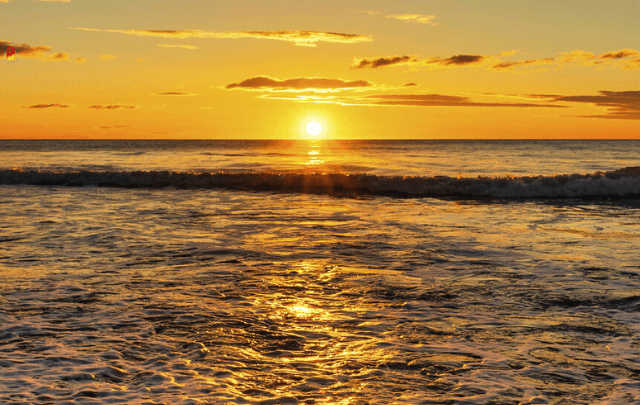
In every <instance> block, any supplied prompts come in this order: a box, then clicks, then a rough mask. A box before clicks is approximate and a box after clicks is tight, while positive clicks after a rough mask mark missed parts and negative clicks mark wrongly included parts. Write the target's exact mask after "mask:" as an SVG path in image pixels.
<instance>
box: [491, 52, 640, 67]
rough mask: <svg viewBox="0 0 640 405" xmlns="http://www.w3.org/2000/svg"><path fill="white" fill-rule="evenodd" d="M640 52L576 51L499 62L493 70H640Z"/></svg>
mask: <svg viewBox="0 0 640 405" xmlns="http://www.w3.org/2000/svg"><path fill="white" fill-rule="evenodd" d="M638 56H640V52H638V51H636V50H635V49H621V50H618V51H610V52H605V53H603V54H601V55H595V54H593V53H592V52H588V51H584V50H582V49H576V50H573V51H571V52H563V53H559V54H558V55H557V56H554V57H549V58H541V59H529V60H522V61H507V62H503V61H497V63H495V64H494V65H493V66H492V67H491V70H495V71H513V70H514V69H515V68H518V67H523V66H540V65H556V66H557V67H561V66H566V65H578V66H607V65H608V66H611V67H613V68H616V67H618V68H621V69H623V70H632V69H640V59H635V60H630V58H637V57H638Z"/></svg>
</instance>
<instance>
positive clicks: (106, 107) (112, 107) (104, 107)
mask: <svg viewBox="0 0 640 405" xmlns="http://www.w3.org/2000/svg"><path fill="white" fill-rule="evenodd" d="M89 108H93V109H95V110H116V109H118V108H136V107H135V106H133V105H124V104H112V105H92V106H91V107H89Z"/></svg>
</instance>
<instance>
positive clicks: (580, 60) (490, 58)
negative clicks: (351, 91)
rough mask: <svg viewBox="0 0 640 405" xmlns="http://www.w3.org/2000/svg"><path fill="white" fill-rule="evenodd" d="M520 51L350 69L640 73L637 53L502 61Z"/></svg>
mask: <svg viewBox="0 0 640 405" xmlns="http://www.w3.org/2000/svg"><path fill="white" fill-rule="evenodd" d="M516 53H518V51H509V52H503V53H500V54H497V55H473V54H466V55H465V54H460V55H453V56H451V57H448V58H441V57H431V58H426V59H418V58H416V57H415V56H408V55H404V56H385V57H377V58H362V59H358V58H356V59H354V60H353V63H352V65H351V68H352V69H363V68H370V69H376V68H381V67H389V66H399V65H408V66H410V67H412V68H418V69H419V68H426V69H428V70H432V69H450V68H457V67H466V66H475V67H480V66H484V67H486V68H487V69H488V70H491V71H495V72H510V71H516V69H518V68H532V67H535V68H537V69H538V70H533V71H539V69H540V68H541V67H542V68H543V67H545V66H547V67H550V66H556V67H557V68H559V67H562V66H566V65H581V66H610V67H614V68H615V67H617V68H620V69H622V70H632V69H640V52H638V51H636V50H635V49H622V50H619V51H610V52H606V53H603V54H601V55H595V54H593V53H591V52H587V51H583V50H574V51H571V52H564V53H560V54H558V55H557V56H555V57H549V58H540V59H527V60H519V61H503V60H502V59H501V58H503V57H505V56H511V55H514V54H516ZM518 71H522V72H531V71H532V70H526V69H519V70H518Z"/></svg>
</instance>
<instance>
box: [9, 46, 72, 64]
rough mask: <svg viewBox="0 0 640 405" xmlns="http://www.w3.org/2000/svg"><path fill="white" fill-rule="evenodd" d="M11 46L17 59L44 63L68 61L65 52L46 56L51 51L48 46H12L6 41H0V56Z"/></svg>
mask: <svg viewBox="0 0 640 405" xmlns="http://www.w3.org/2000/svg"><path fill="white" fill-rule="evenodd" d="M9 46H12V47H13V48H14V49H15V50H16V54H17V56H18V57H19V58H36V59H40V60H44V61H54V62H55V61H63V60H68V59H69V54H68V53H66V52H57V53H54V54H48V52H49V51H51V47H50V46H44V45H39V46H31V45H29V44H14V43H11V42H8V41H0V54H2V55H4V54H5V53H6V51H7V48H8V47H9Z"/></svg>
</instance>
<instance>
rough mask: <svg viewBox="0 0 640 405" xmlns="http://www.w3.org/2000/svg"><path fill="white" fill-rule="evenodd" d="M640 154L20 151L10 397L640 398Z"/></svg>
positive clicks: (310, 146) (15, 170) (14, 151)
mask: <svg viewBox="0 0 640 405" xmlns="http://www.w3.org/2000/svg"><path fill="white" fill-rule="evenodd" d="M639 242H640V141H627V140H615V141H604V140H603V141H595V140H593V141H581V140H557V141H547V140H544V141H542V140H540V141H531V140H526V141H524V140H522V141H519V140H511V141H498V140H487V141H483V140H477V141H475V140H474V141H471V140H469V141H445V140H425V141H403V140H398V141H338V140H331V141H330V140H300V141H282V140H279V141H277V140H274V141H223V140H212V141H195V140H191V141H153V140H141V141H97V140H96V141H14V140H2V141H0V403H2V404H42V405H44V404H56V405H57V404H115V403H117V404H193V405H195V404H262V405H269V404H327V405H328V404H343V405H352V404H353V405H364V404H486V405H497V404H504V405H511V404H513V405H519V404H626V403H629V404H631V403H638V402H640V292H639V291H640V261H639V260H638V259H639V258H640V253H639V247H640V243H639Z"/></svg>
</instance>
